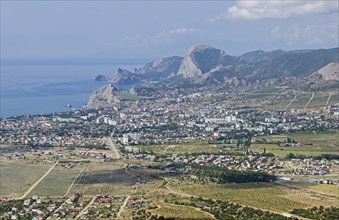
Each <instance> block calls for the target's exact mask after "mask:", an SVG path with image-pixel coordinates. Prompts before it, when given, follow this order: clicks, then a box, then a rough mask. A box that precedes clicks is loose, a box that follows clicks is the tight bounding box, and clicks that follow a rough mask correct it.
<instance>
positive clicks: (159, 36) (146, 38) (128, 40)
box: [99, 27, 196, 47]
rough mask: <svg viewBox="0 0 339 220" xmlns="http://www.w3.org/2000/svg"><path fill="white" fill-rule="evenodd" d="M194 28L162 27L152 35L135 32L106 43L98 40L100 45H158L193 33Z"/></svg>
mask: <svg viewBox="0 0 339 220" xmlns="http://www.w3.org/2000/svg"><path fill="white" fill-rule="evenodd" d="M195 32H196V30H195V29H194V28H190V27H180V28H176V29H164V30H162V31H160V32H158V33H155V34H153V35H142V34H135V35H131V36H126V37H122V38H119V39H116V40H114V41H110V42H107V43H104V42H100V43H99V45H100V46H130V47H141V46H149V45H159V44H164V43H168V42H171V41H173V40H174V39H175V38H178V37H181V36H187V35H190V34H193V33H195Z"/></svg>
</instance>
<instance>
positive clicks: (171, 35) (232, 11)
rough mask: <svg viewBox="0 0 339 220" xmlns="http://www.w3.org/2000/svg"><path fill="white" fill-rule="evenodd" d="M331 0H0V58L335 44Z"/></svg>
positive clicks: (130, 57) (114, 58)
mask: <svg viewBox="0 0 339 220" xmlns="http://www.w3.org/2000/svg"><path fill="white" fill-rule="evenodd" d="M338 11H339V6H338V1H337V0H333V1H332V0H324V1H312V0H307V1H303V0H298V1H288V0H280V1H279V0H274V1H269V0H261V1H258V0H251V1H244V0H242V1H161V0H159V1H141V0H139V1H80V0H79V1H76V0H75V1H61V0H60V1H56V0H54V1H48V0H46V1H18V0H16V1H11V0H1V26H0V28H1V60H7V61H13V60H14V61H16V62H21V61H33V60H66V61H67V60H85V61H95V60H96V61H100V60H101V61H108V62H123V61H127V62H128V61H134V60H140V61H144V60H145V61H146V60H151V59H157V58H161V57H166V56H173V55H179V56H184V55H185V54H186V53H187V51H188V50H189V48H190V47H192V46H193V45H195V44H206V45H210V46H213V47H216V48H220V49H223V50H224V51H225V52H226V53H227V54H230V55H241V54H243V53H245V52H249V51H253V50H265V51H270V50H276V49H283V50H287V51H288V50H298V49H318V48H333V47H338V32H339V30H338V26H339V18H338V13H339V12H338Z"/></svg>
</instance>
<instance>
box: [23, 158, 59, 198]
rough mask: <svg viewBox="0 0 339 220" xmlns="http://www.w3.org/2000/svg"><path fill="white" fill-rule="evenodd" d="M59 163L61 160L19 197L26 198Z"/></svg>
mask: <svg viewBox="0 0 339 220" xmlns="http://www.w3.org/2000/svg"><path fill="white" fill-rule="evenodd" d="M58 163H59V160H58V161H57V162H56V163H55V164H54V165H53V166H52V167H51V168H50V169H49V170H48V171H47V172H46V173H45V174H44V175H43V176H42V177H41V178H40V179H39V180H38V181H36V182H35V183H34V184H33V186H31V187H30V188H29V189H28V190H27V191H26V192H25V194H24V195H23V196H21V197H20V198H19V199H23V198H25V197H26V196H27V195H28V194H29V193H30V192H31V191H32V190H33V189H34V188H35V187H36V186H37V185H38V184H39V183H40V182H41V181H42V180H43V179H44V178H45V177H46V176H47V175H48V174H49V173H50V172H51V171H52V170H53V169H54V167H55V166H56V165H57V164H58Z"/></svg>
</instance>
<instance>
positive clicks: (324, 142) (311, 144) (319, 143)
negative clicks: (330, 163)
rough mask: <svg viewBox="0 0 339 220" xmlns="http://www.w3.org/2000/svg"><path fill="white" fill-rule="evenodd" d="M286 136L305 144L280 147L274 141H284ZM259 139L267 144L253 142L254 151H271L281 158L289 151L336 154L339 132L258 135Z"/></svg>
mask: <svg viewBox="0 0 339 220" xmlns="http://www.w3.org/2000/svg"><path fill="white" fill-rule="evenodd" d="M287 138H291V139H294V140H296V141H298V142H299V143H302V144H305V146H298V147H280V146H278V145H277V144H274V142H284V141H285V140H286V139H287ZM256 139H257V140H259V139H266V140H268V141H269V142H270V143H269V144H253V145H252V149H253V151H255V152H263V151H264V148H266V152H268V153H273V154H274V155H275V156H277V157H280V158H283V157H285V156H286V155H287V154H289V153H293V154H303V155H307V156H317V155H321V154H338V150H339V141H338V140H339V133H337V132H335V131H327V132H316V133H313V132H296V133H286V134H284V135H271V136H258V137H256Z"/></svg>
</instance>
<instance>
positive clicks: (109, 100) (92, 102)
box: [87, 84, 121, 108]
mask: <svg viewBox="0 0 339 220" xmlns="http://www.w3.org/2000/svg"><path fill="white" fill-rule="evenodd" d="M119 91H121V90H120V89H118V88H116V87H114V86H113V85H112V84H108V85H105V86H103V87H101V88H99V89H97V90H95V91H94V92H93V93H92V94H91V96H90V98H89V100H88V103H87V107H90V108H98V107H107V106H114V105H119V104H120V99H119V97H118V96H117V92H119Z"/></svg>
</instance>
